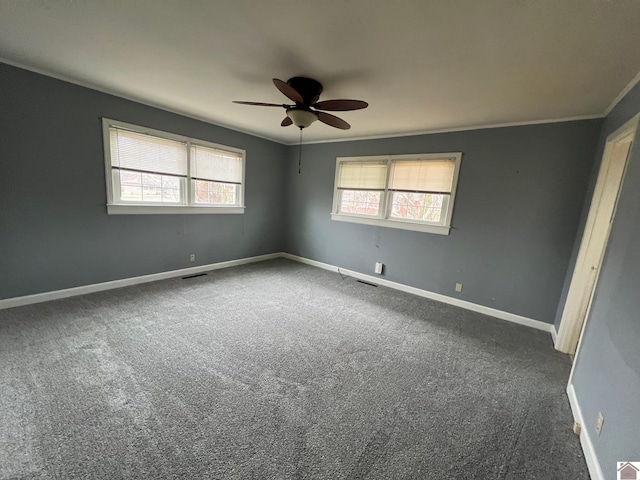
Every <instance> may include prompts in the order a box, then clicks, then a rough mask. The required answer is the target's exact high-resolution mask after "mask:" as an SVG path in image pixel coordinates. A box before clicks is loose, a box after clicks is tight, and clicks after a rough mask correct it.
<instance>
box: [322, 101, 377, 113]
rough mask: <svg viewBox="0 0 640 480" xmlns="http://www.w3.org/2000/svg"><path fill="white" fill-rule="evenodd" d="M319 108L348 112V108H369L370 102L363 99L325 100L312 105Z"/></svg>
mask: <svg viewBox="0 0 640 480" xmlns="http://www.w3.org/2000/svg"><path fill="white" fill-rule="evenodd" d="M311 106H312V107H313V108H317V109H318V110H329V111H334V112H346V111H347V110H360V109H361V108H367V107H368V106H369V104H368V103H367V102H363V101H362V100H345V99H338V100H325V101H323V102H318V103H316V104H314V105H311Z"/></svg>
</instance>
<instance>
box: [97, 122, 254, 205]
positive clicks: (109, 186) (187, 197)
mask: <svg viewBox="0 0 640 480" xmlns="http://www.w3.org/2000/svg"><path fill="white" fill-rule="evenodd" d="M111 127H121V128H123V129H126V130H131V131H132V132H136V133H142V134H146V135H151V136H154V137H160V138H166V139H168V140H175V141H178V142H184V143H185V144H186V149H187V178H186V179H184V184H183V188H182V189H181V201H182V203H181V204H173V205H171V204H159V203H123V202H120V203H116V202H115V201H114V185H113V177H112V166H111V141H110V133H109V129H110V128H111ZM102 141H103V145H104V165H105V179H106V190H107V213H108V214H109V215H150V214H151V215H155V214H243V213H244V210H245V206H244V190H245V167H246V151H245V150H242V149H240V148H235V147H229V146H227V145H221V144H218V143H213V142H207V141H206V140H201V139H196V138H191V137H186V136H183V135H178V134H175V133H169V132H164V131H162V130H155V129H153V128H147V127H142V126H140V125H134V124H131V123H126V122H120V121H118V120H112V119H109V118H102ZM192 144H195V145H201V146H203V147H210V148H215V149H218V150H225V151H228V152H234V153H238V154H240V155H241V156H242V183H241V185H240V186H239V192H238V202H239V204H238V205H221V206H215V205H194V204H193V203H192V202H193V196H194V193H193V192H192V190H193V188H192V183H193V182H192V181H191V180H192V179H191V145H192Z"/></svg>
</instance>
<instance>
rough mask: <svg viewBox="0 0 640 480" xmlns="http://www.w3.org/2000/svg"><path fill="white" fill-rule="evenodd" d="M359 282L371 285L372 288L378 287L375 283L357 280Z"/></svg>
mask: <svg viewBox="0 0 640 480" xmlns="http://www.w3.org/2000/svg"><path fill="white" fill-rule="evenodd" d="M356 281H357V282H360V283H364V284H365V285H369V286H370V287H377V286H378V285H376V284H375V283H369V282H365V281H364V280H356Z"/></svg>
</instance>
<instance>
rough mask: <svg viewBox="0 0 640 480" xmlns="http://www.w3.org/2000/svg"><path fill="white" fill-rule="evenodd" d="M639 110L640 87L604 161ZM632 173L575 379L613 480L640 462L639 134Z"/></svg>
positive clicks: (620, 110)
mask: <svg viewBox="0 0 640 480" xmlns="http://www.w3.org/2000/svg"><path fill="white" fill-rule="evenodd" d="M638 112H640V84H638V85H636V87H635V88H634V89H633V90H632V91H631V92H629V93H628V94H627V95H626V97H625V98H624V99H623V100H622V101H621V102H620V103H619V104H618V105H617V106H616V108H615V109H614V110H613V111H612V112H611V114H609V116H608V117H607V118H606V119H605V123H604V126H603V128H602V133H601V140H600V142H599V143H600V145H601V148H600V149H599V151H598V153H597V157H598V158H600V157H601V156H602V153H603V148H602V146H603V145H604V143H605V139H606V137H607V136H608V135H609V134H611V133H612V132H614V131H615V130H616V129H617V128H619V127H620V126H621V125H622V124H624V123H625V122H626V121H627V120H629V119H630V118H632V117H633V116H634V115H635V114H637V113H638ZM627 168H628V169H627V174H626V177H625V179H624V184H623V187H622V191H621V196H620V200H619V204H618V210H617V212H616V217H615V220H614V222H613V225H612V229H611V235H610V237H609V244H608V246H607V251H606V253H605V258H604V261H603V263H602V267H601V271H600V278H599V280H598V285H597V287H596V291H595V294H594V300H593V303H592V306H591V312H590V314H589V318H588V319H587V323H586V326H585V331H584V336H583V338H582V343H581V345H580V350H579V352H578V355H577V357H576V363H575V366H574V376H573V380H572V383H573V386H574V388H575V391H576V395H577V398H578V402H579V403H580V406H581V409H582V413H583V416H584V420H585V423H586V425H584V427H583V428H586V429H587V430H588V432H589V435H590V437H591V439H592V440H593V443H594V447H595V450H596V454H597V456H598V459H599V462H600V465H601V467H602V470H603V472H604V474H605V478H606V479H607V480H614V479H615V478H616V470H615V469H616V462H617V461H623V460H625V461H626V460H631V461H637V460H640V415H639V411H640V296H639V295H638V292H640V253H639V252H638V244H639V243H638V239H639V238H640V208H639V207H640V189H638V185H640V135H636V139H635V145H634V147H633V151H632V153H631V156H630V158H629V164H628V167H627ZM589 202H590V198H588V199H587V202H586V204H585V209H588V204H589ZM598 412H602V413H603V414H604V417H605V423H604V427H603V429H602V432H601V434H600V436H598V435H597V434H596V432H595V423H596V418H597V415H598Z"/></svg>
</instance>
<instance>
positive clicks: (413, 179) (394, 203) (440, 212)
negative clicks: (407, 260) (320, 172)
mask: <svg viewBox="0 0 640 480" xmlns="http://www.w3.org/2000/svg"><path fill="white" fill-rule="evenodd" d="M461 157H462V154H461V153H444V154H424V155H395V156H384V157H349V158H338V159H337V160H336V183H335V190H334V208H333V212H332V218H333V219H334V220H341V221H352V222H356V223H369V224H374V225H381V226H388V227H396V228H403V229H409V230H420V231H431V232H434V233H448V231H449V227H450V222H451V214H452V209H453V198H454V196H455V187H456V183H457V177H458V170H459V166H460V160H461ZM432 227H433V228H432Z"/></svg>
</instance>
